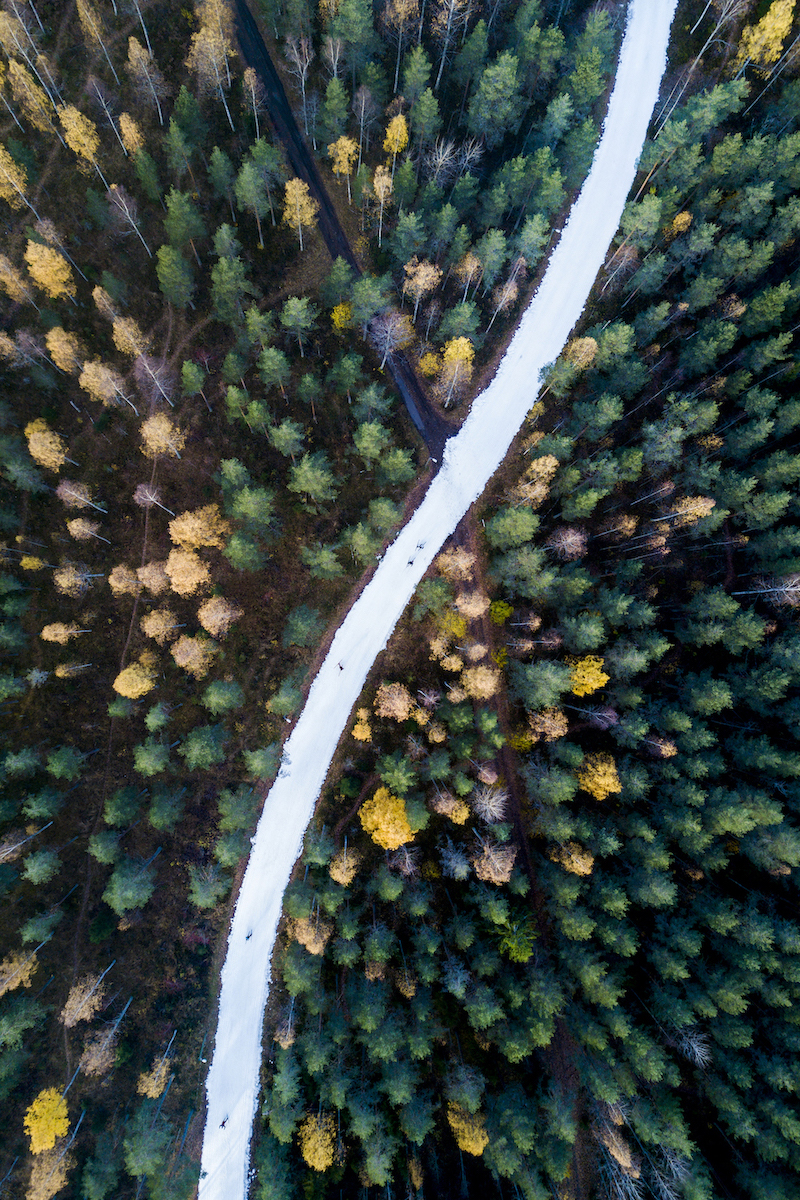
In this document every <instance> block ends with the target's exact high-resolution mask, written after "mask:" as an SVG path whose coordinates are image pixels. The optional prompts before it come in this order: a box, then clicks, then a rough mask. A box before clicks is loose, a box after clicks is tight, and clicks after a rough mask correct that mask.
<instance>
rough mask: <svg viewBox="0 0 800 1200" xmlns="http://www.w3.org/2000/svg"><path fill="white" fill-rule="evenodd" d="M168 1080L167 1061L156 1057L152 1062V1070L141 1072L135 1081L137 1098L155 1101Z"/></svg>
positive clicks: (163, 1057) (159, 1056)
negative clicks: (142, 1097)
mask: <svg viewBox="0 0 800 1200" xmlns="http://www.w3.org/2000/svg"><path fill="white" fill-rule="evenodd" d="M168 1079H169V1059H168V1058H166V1057H165V1056H163V1055H157V1056H156V1058H155V1059H154V1060H153V1067H152V1070H150V1071H143V1072H142V1074H141V1075H140V1076H139V1078H138V1079H137V1080H136V1092H137V1094H138V1095H139V1096H147V1097H148V1099H150V1100H157V1099H158V1097H159V1096H160V1095H161V1093H162V1092H163V1091H164V1088H165V1087H166V1086H167V1080H168Z"/></svg>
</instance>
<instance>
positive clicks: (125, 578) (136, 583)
mask: <svg viewBox="0 0 800 1200" xmlns="http://www.w3.org/2000/svg"><path fill="white" fill-rule="evenodd" d="M108 586H109V587H110V588H111V590H112V592H113V593H114V595H115V596H138V594H139V592H140V591H141V590H142V584H141V581H140V579H139V576H138V575H137V574H136V572H135V571H134V570H133V569H132V568H131V567H128V566H126V565H125V563H119V564H118V565H117V566H116V567H113V568H112V570H111V573H110V575H109V577H108Z"/></svg>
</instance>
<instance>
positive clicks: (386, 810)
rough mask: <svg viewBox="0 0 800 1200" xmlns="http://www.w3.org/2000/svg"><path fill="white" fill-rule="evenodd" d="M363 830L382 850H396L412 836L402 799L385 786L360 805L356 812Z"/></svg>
mask: <svg viewBox="0 0 800 1200" xmlns="http://www.w3.org/2000/svg"><path fill="white" fill-rule="evenodd" d="M358 816H359V819H360V821H361V824H362V826H363V828H364V831H365V832H366V833H368V834H369V836H370V837H371V838H372V840H373V842H375V843H376V844H377V845H378V846H383V848H384V850H396V849H397V848H398V846H402V845H403V844H404V843H405V842H410V841H411V840H412V838H413V837H414V834H413V831H412V829H411V826H410V825H409V823H408V814H407V812H406V806H405V804H404V802H403V800H402V799H401V798H400V797H399V796H393V795H392V794H391V792H390V791H389V789H388V788H387V787H379V788H378V790H377V792H376V793H375V795H374V796H372V797H370V799H369V800H367V801H366V802H365V803H364V804H362V805H361V808H360V809H359V813H358Z"/></svg>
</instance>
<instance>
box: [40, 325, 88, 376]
mask: <svg viewBox="0 0 800 1200" xmlns="http://www.w3.org/2000/svg"><path fill="white" fill-rule="evenodd" d="M44 340H45V342H46V343H47V352H48V354H49V355H50V357H51V358H52V360H53V362H54V363H55V365H56V366H57V367H58V369H59V371H67V372H68V373H72V372H77V371H80V370H81V368H82V366H83V363H84V359H85V358H86V352H85V350H84V349H83V346H82V345H81V343H80V340H79V339H78V337H77V336H76V334H74V333H68V332H67V330H66V329H62V328H61V326H60V325H56V326H55V327H54V328H53V329H48V331H47V333H46V334H45V339H44Z"/></svg>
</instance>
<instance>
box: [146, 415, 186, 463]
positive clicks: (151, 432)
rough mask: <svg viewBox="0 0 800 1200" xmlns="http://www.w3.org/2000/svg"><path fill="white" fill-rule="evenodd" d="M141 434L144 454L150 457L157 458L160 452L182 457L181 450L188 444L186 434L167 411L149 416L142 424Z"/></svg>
mask: <svg viewBox="0 0 800 1200" xmlns="http://www.w3.org/2000/svg"><path fill="white" fill-rule="evenodd" d="M141 435H142V443H143V444H142V454H146V455H147V456H148V458H157V457H158V455H159V454H170V455H173V456H174V457H175V458H180V456H181V450H182V449H183V447H184V446H185V445H186V438H185V436H184V435H183V434H182V433H181V431H180V429H179V428H178V426H177V425H176V424H175V423H174V421H170V419H169V417H168V416H167V415H166V414H165V413H153V415H152V417H148V418H147V420H146V421H144V422H143V424H142V428H141Z"/></svg>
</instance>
